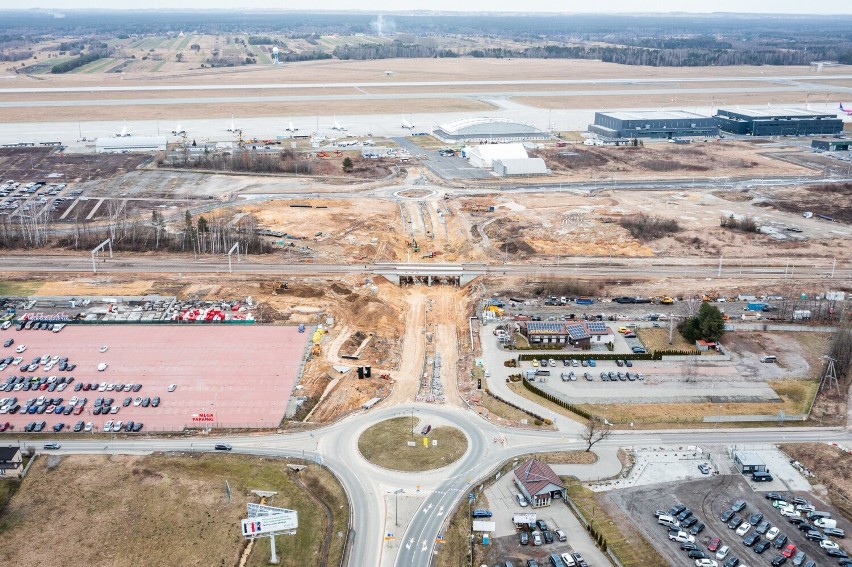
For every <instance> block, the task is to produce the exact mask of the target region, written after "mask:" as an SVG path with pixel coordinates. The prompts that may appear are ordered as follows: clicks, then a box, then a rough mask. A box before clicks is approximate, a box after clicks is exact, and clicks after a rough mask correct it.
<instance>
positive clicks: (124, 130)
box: [115, 120, 130, 138]
mask: <svg viewBox="0 0 852 567" xmlns="http://www.w3.org/2000/svg"><path fill="white" fill-rule="evenodd" d="M129 136H130V133H129V132H128V131H127V120H125V121H124V126H122V127H121V132H116V133H115V137H116V138H127V137H129Z"/></svg>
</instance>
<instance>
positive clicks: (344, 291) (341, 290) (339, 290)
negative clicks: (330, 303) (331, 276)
mask: <svg viewBox="0 0 852 567" xmlns="http://www.w3.org/2000/svg"><path fill="white" fill-rule="evenodd" d="M331 291H333V292H334V293H336V294H338V295H347V296H348V295H352V290H350V289H349V288H346V287H343V286H342V285H340V284H339V283H337V282H335V283H333V284H331Z"/></svg>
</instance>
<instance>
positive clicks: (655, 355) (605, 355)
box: [518, 350, 698, 361]
mask: <svg viewBox="0 0 852 567" xmlns="http://www.w3.org/2000/svg"><path fill="white" fill-rule="evenodd" d="M664 356H698V353H697V352H695V351H689V350H657V351H654V352H652V353H651V352H648V353H645V354H637V353H633V352H631V353H625V354H615V353H611V352H602V353H597V352H596V353H593V354H591V353H583V354H579V355H578V354H571V353H562V354H548V355H547V358H552V359H553V360H566V359H567V360H571V359H574V358H576V359H577V360H589V359H593V360H626V359H628V358H629V359H630V360H661V359H662V358H663V357H664ZM541 358H542V356H541V355H540V354H519V355H518V360H521V361H524V360H527V361H529V360H540V359H541Z"/></svg>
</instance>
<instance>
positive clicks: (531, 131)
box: [432, 117, 550, 144]
mask: <svg viewBox="0 0 852 567" xmlns="http://www.w3.org/2000/svg"><path fill="white" fill-rule="evenodd" d="M432 135H433V136H435V137H436V138H438V139H439V140H441V141H442V142H446V143H448V144H458V143H478V144H488V143H500V142H527V141H535V140H549V139H550V134H548V133H547V132H542V131H541V130H539V129H538V128H536V127H535V126H531V125H529V124H521V123H520V122H515V121H514V120H509V119H507V118H487V117H480V118H463V119H461V120H456V121H455V122H448V123H446V124H441V125H440V126H438V127H437V128H435V130H433V131H432Z"/></svg>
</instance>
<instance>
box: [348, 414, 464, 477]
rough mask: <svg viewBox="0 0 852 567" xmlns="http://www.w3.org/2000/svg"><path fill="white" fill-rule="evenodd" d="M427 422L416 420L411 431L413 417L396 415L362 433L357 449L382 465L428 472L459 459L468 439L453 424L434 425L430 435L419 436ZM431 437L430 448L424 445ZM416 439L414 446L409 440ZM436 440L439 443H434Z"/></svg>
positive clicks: (372, 461)
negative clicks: (424, 440) (409, 443)
mask: <svg viewBox="0 0 852 567" xmlns="http://www.w3.org/2000/svg"><path fill="white" fill-rule="evenodd" d="M423 425H425V422H419V423H417V424H416V425H415V426H414V428H415V431H416V432H417V433H416V434H414V435H412V434H411V419H410V418H407V417H397V418H394V419H388V420H386V421H382V422H380V423H377V424H376V425H374V426H372V427H370V428H369V429H367V430H366V431H365V432H364V433H362V434H361V437H360V438H359V439H358V450H359V451H361V455H363V456H364V458H365V459H367V460H368V461H370V462H371V463H373V464H376V465H378V466H380V467H385V468H388V469H392V470H398V471H407V472H413V471H426V470H432V469H437V468H440V467H444V466H447V465H449V464H450V463H452V462H454V461H457V460H458V459H459V458H461V456H462V455H464V454H465V452H466V451H467V438H466V437H465V436H464V433H462V432H461V431H459V430H458V429H456V428H454V427H435V428H433V429H432V431H431V432H430V433H429V435H428V436H424V435H420V429H419V428H421V427H423ZM424 437H428V438H429V447H425V446H424V445H423V439H424ZM409 441H414V442H415V443H416V444H415V446H414V447H409V446H408V442H409ZM433 441H437V442H438V445H437V446H432V442H433Z"/></svg>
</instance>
